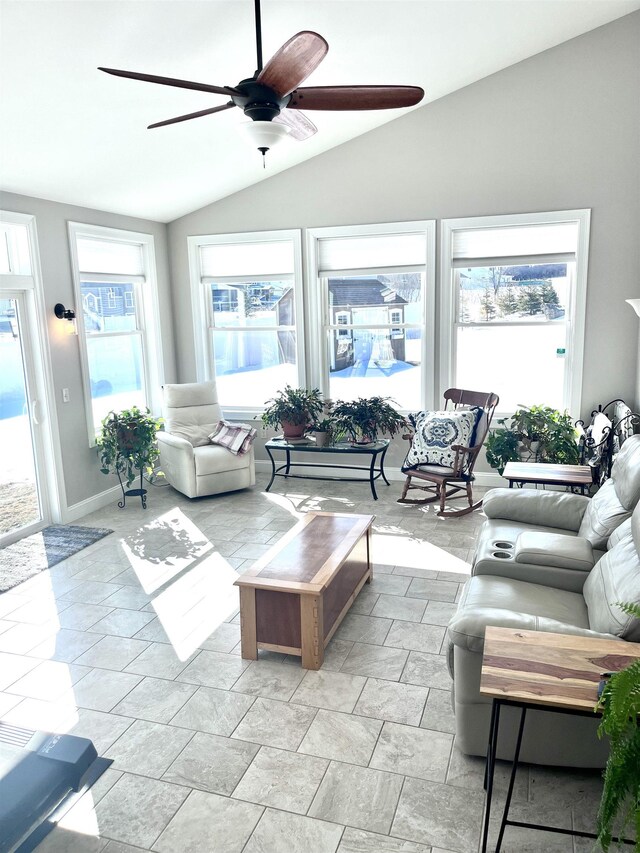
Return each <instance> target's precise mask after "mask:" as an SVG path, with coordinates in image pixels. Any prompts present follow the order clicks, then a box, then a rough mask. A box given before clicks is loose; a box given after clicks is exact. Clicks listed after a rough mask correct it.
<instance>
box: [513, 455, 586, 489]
mask: <svg viewBox="0 0 640 853" xmlns="http://www.w3.org/2000/svg"><path fill="white" fill-rule="evenodd" d="M502 476H503V477H504V478H505V480H508V481H509V488H510V489H512V488H513V484H514V483H519V484H520V485H521V486H523V485H524V484H525V483H535V484H537V485H543V486H568V487H569V488H570V489H571V490H572V491H573V489H576V488H577V489H580V492H581V494H584V490H585V488H589V486H590V485H591V484H592V482H593V477H592V474H591V468H590V467H589V466H588V465H553V464H550V463H546V462H507V464H506V465H505V468H504V472H503V474H502Z"/></svg>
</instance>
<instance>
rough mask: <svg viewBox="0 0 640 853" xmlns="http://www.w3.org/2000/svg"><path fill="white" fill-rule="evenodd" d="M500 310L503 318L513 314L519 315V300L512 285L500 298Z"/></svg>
mask: <svg viewBox="0 0 640 853" xmlns="http://www.w3.org/2000/svg"><path fill="white" fill-rule="evenodd" d="M498 308H499V309H500V311H501V313H502V316H503V317H508V316H509V315H511V314H517V312H518V299H517V298H516V295H515V293H514V290H513V287H512V286H511V285H509V286H508V287H507V288H505V290H504V293H502V295H501V296H499V297H498Z"/></svg>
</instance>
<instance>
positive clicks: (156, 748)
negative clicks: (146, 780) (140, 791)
mask: <svg viewBox="0 0 640 853" xmlns="http://www.w3.org/2000/svg"><path fill="white" fill-rule="evenodd" d="M192 737H193V732H191V731H188V730H187V729H179V728H176V727H175V726H165V725H162V724H161V723H150V722H148V721H147V720H135V722H133V723H132V724H131V725H130V726H129V728H128V729H127V730H126V732H125V733H124V734H123V735H122V736H121V737H119V738H118V740H117V741H116V742H115V743H114V744H112V746H111V747H110V748H109V749H108V750H107V752H106V757H107V758H112V759H113V766H114V767H115V768H116V770H124V771H125V772H129V773H140V774H142V775H143V776H152V777H154V778H160V776H162V774H163V773H164V772H165V770H166V769H167V768H168V767H169V765H170V764H171V762H172V761H173V760H174V759H175V758H176V756H177V755H178V754H179V753H180V752H181V751H182V750H183V749H184V747H185V746H186V745H187V743H188V742H189V741H190V740H191V738H192Z"/></svg>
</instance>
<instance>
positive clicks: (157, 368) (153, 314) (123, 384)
mask: <svg viewBox="0 0 640 853" xmlns="http://www.w3.org/2000/svg"><path fill="white" fill-rule="evenodd" d="M69 234H70V241H71V255H72V259H73V266H74V277H75V285H76V304H77V305H81V306H82V312H81V314H80V316H79V317H78V328H79V335H80V338H81V341H83V343H84V345H83V346H81V347H80V353H81V360H82V368H83V376H84V382H85V398H86V403H87V422H88V428H89V438H90V441H91V443H93V442H94V440H95V436H96V433H97V432H98V430H99V429H100V422H101V421H102V419H103V418H104V417H105V416H106V415H107V414H108V412H110V411H112V410H116V411H118V410H120V409H128V408H130V407H131V406H140V407H145V406H148V407H149V408H150V409H151V410H152V411H155V412H158V411H159V409H160V401H159V399H158V395H159V390H160V386H161V383H162V380H161V372H162V367H161V365H162V361H161V351H160V336H159V334H158V332H157V316H158V313H157V312H158V309H157V293H156V279H155V257H154V243H153V237H152V236H151V235H150V234H138V233H135V232H131V231H120V230H115V229H112V228H102V227H99V226H90V225H81V224H79V223H75V222H71V223H69Z"/></svg>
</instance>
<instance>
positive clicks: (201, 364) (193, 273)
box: [187, 229, 306, 419]
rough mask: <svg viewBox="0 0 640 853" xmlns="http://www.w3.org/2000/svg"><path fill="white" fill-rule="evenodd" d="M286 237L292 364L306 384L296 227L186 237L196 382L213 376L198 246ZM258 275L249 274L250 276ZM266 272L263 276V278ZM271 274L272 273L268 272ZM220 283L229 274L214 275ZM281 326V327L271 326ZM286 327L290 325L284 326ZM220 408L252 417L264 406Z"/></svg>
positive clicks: (299, 239)
mask: <svg viewBox="0 0 640 853" xmlns="http://www.w3.org/2000/svg"><path fill="white" fill-rule="evenodd" d="M284 241H290V242H291V244H292V248H293V273H292V278H291V284H292V286H293V302H294V330H295V333H296V368H297V382H298V386H299V387H301V388H303V387H305V384H306V378H305V377H306V369H305V364H306V362H305V334H304V293H303V290H304V288H303V276H302V235H301V231H300V230H299V229H288V230H282V231H247V232H241V233H236V234H207V235H202V236H195V237H187V246H188V253H189V278H190V281H191V307H192V319H193V339H194V347H195V357H196V379H197V381H198V382H206V381H208V380H211V379H215V368H214V363H215V361H214V353H213V340H212V335H211V331H210V327H209V322H210V317H211V310H212V309H211V306H210V303H211V298H210V296H209V293H210V285H211V281H212V279H211V277H206V278H205V277H204V276H203V275H202V270H201V267H200V248H201V247H202V246H211V245H224V244H229V243H274V242H284ZM259 277H260V276H259V275H258V276H256V275H252V276H251V278H252V279H255V278H259ZM267 278H269V276H266V277H265V280H266V279H267ZM271 278H273V276H271ZM240 280H242V281H245V280H246V276H241V277H239V278H236V281H240ZM215 281H217V282H218V281H219V282H220V283H221V284H229V283H232V280H231V277H229V276H222V277H220V278H219V279H218V278H215ZM269 328H271V327H268V326H267V327H262V326H261V327H259V328H258V327H255V330H256V331H265V330H268V329H269ZM274 328H276V329H277V328H284V327H274ZM287 328H290V327H287ZM221 405H222V409H223V412H224V413H225V414H226V415H229V416H231V417H234V418H249V419H251V418H255V417H256V416H258V415H259V414H261V413H262V411H263V410H264V406H263V405H261V404H260V403H258V404H257V405H255V406H242V407H239V406H225V405H224V401H223V402H222V403H221Z"/></svg>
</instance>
